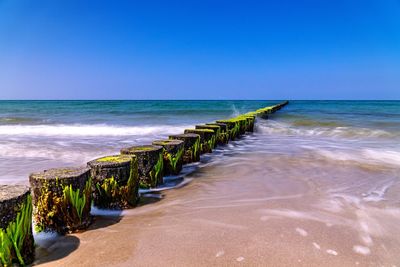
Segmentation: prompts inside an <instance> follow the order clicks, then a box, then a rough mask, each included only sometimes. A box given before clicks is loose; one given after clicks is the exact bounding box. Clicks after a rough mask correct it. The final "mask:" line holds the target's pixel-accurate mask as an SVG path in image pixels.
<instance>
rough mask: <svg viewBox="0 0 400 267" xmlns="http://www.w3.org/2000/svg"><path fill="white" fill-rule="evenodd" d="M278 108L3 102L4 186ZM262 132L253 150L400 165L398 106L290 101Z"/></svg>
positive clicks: (0, 173)
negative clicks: (195, 128) (202, 126)
mask: <svg viewBox="0 0 400 267" xmlns="http://www.w3.org/2000/svg"><path fill="white" fill-rule="evenodd" d="M277 102H278V101H0V162H1V164H0V183H6V184H8V183H27V179H28V178H27V177H28V175H29V173H30V172H33V171H40V170H44V169H46V168H50V167H61V166H79V165H84V164H85V163H86V162H87V161H89V160H91V159H93V158H96V157H98V156H102V155H108V154H114V153H118V151H119V150H120V148H122V147H126V146H129V145H135V144H146V143H151V141H152V140H155V139H160V138H165V137H167V136H168V135H169V134H177V133H181V132H182V131H183V130H184V129H185V128H188V127H191V126H193V125H195V124H199V123H205V122H211V121H214V120H216V119H222V118H228V117H231V116H235V115H237V114H239V113H243V112H247V111H251V110H255V109H257V108H260V107H264V106H268V105H272V104H275V103H277ZM257 130H258V132H257V140H256V141H255V143H254V144H256V143H257V142H268V143H269V144H270V145H269V146H268V148H265V149H268V152H273V151H277V152H281V153H287V154H290V153H299V152H305V151H307V152H308V153H315V154H317V155H319V156H320V157H324V158H332V159H335V160H342V161H356V162H360V163H363V164H367V163H371V164H378V165H379V166H382V167H386V166H392V167H393V166H394V167H396V166H397V167H399V165H400V142H399V141H400V102H399V101H291V103H290V105H288V106H287V107H286V108H285V109H283V110H281V111H280V112H278V113H277V114H275V115H274V116H273V117H272V118H271V120H268V121H262V120H259V123H258V126H257ZM257 147H260V146H254V147H250V148H248V149H252V150H254V149H257ZM261 148H262V149H264V148H263V147H262V146H261ZM246 149H247V148H246Z"/></svg>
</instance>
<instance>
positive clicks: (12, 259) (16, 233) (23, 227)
mask: <svg viewBox="0 0 400 267" xmlns="http://www.w3.org/2000/svg"><path fill="white" fill-rule="evenodd" d="M31 223H32V197H31V195H28V196H27V199H26V201H25V203H23V204H22V205H21V207H20V212H18V214H17V216H16V218H15V221H13V222H11V223H10V224H9V225H8V226H7V229H0V244H1V247H0V263H1V265H2V266H4V267H8V266H13V264H14V263H18V264H20V265H22V266H25V264H26V263H25V260H24V256H23V255H22V254H21V253H22V251H23V249H24V244H25V243H26V242H27V241H26V240H27V238H29V236H30V235H31V234H32V233H31V231H32V227H31Z"/></svg>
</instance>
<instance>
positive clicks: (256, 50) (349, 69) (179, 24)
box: [0, 0, 400, 100]
mask: <svg viewBox="0 0 400 267" xmlns="http://www.w3.org/2000/svg"><path fill="white" fill-rule="evenodd" d="M0 99H366V100H368V99H389V100H394V99H397V100H398V99H400V0H376V1H370V0H362V1H361V0H360V1H358V0H353V1H351V0H345V1H344V0H336V1H324V0H319V1H317V0H314V1H313V0H296V1H288V0H280V1H278V0H276V1H252V0H247V1H235V0H231V1H218V0H214V1H211V0H210V1H209V0H192V1H188V0H186V1H183V0H182V1H175V0H168V1H151V0H148V1H134V0H132V1H101V0H97V1H90V0H89V1H77V0H57V1H54V0H48V1H45V0H0Z"/></svg>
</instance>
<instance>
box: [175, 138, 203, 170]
mask: <svg viewBox="0 0 400 267" xmlns="http://www.w3.org/2000/svg"><path fill="white" fill-rule="evenodd" d="M169 139H171V140H181V141H183V145H184V148H185V152H184V154H183V164H188V163H192V162H197V161H199V160H200V135H198V134H175V135H170V136H169Z"/></svg>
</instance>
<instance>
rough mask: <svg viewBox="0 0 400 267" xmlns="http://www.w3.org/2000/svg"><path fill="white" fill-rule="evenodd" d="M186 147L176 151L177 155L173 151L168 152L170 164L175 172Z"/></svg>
mask: <svg viewBox="0 0 400 267" xmlns="http://www.w3.org/2000/svg"><path fill="white" fill-rule="evenodd" d="M183 152H184V149H183V147H182V148H181V149H179V150H178V152H176V154H175V155H172V154H171V153H167V159H168V162H169V164H170V167H171V169H172V171H173V172H176V166H177V164H178V162H179V161H180V159H181V157H182V155H183Z"/></svg>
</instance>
